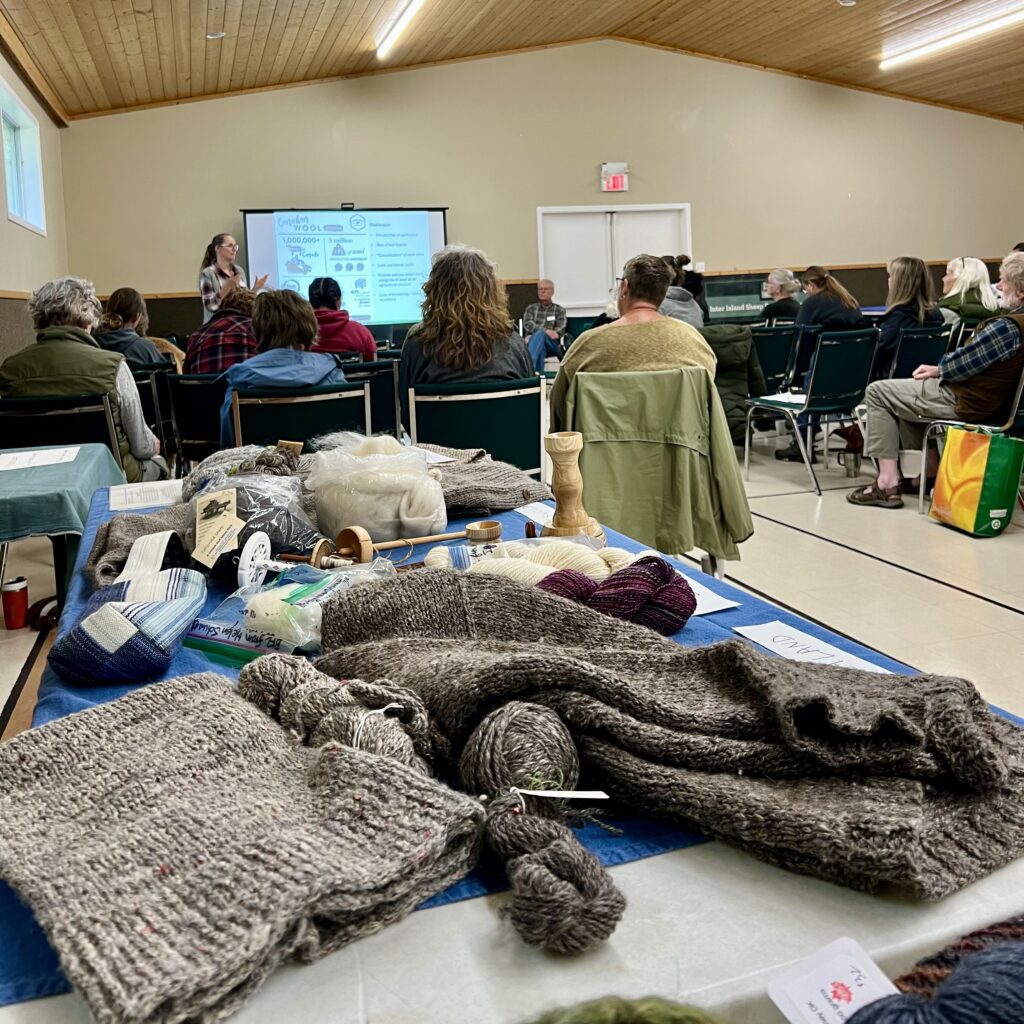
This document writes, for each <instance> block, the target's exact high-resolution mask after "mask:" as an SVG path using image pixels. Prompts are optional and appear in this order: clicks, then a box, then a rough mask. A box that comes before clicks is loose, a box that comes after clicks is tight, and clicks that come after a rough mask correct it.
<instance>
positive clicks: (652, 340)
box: [550, 255, 715, 430]
mask: <svg viewBox="0 0 1024 1024" xmlns="http://www.w3.org/2000/svg"><path fill="white" fill-rule="evenodd" d="M668 283H669V270H668V267H667V266H666V265H665V263H664V261H663V260H661V259H660V258H659V257H657V256H648V255H642V256H634V257H633V258H632V259H631V260H630V261H629V262H628V263H627V264H626V266H625V267H624V268H623V270H622V279H621V281H620V284H619V295H618V304H619V311H620V313H621V316H620V317H619V319H618V320H616V321H615V322H614V323H610V324H606V325H605V326H604V327H598V328H595V329H593V330H589V331H584V332H583V334H581V335H580V336H579V338H577V339H576V341H575V343H574V344H573V346H572V348H571V349H569V351H568V352H567V353H566V355H565V358H564V359H563V360H562V365H561V368H560V369H559V371H558V376H557V377H556V378H555V382H554V384H553V385H552V387H551V400H550V405H551V429H552V430H561V429H562V427H563V424H564V422H565V401H566V398H567V396H568V393H569V385H570V383H571V382H572V379H573V377H574V376H575V375H576V374H577V373H618V372H622V371H632V370H674V369H676V368H678V367H681V366H703V367H704V369H706V370H707V371H708V372H709V373H710V374H711V376H712V377H714V375H715V354H714V352H712V351H711V346H710V345H708V343H707V342H706V341H705V340H704V338H702V337H701V334H700V332H699V331H698V330H697V329H696V328H695V327H691V326H690V325H689V324H685V323H683V322H682V321H680V320H673V319H672V318H671V317H666V316H662V315H661V314H660V313H659V312H658V308H659V307H660V306H661V303H662V302H663V301H664V298H665V292H666V291H668Z"/></svg>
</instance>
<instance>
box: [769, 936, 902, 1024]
mask: <svg viewBox="0 0 1024 1024" xmlns="http://www.w3.org/2000/svg"><path fill="white" fill-rule="evenodd" d="M895 993H896V986H895V985H893V983H892V982H891V981H890V980H889V979H888V978H887V977H886V976H885V975H884V974H883V973H882V972H881V970H879V968H878V965H877V964H876V963H875V962H874V961H873V960H872V959H871V957H870V956H868V954H867V953H866V952H865V951H864V949H863V948H862V947H861V945H860V943H858V942H855V941H854V940H853V939H836V941H835V942H833V943H830V944H829V945H828V946H826V947H825V948H824V949H822V950H820V951H819V952H817V953H815V954H814V956H812V957H808V958H807V959H806V960H801V961H800V963H798V964H796V965H795V966H794V967H791V968H790V969H789V970H788V971H786V972H785V973H784V974H782V975H780V976H779V977H778V978H776V979H775V980H774V981H773V982H772V983H771V984H770V985H769V986H768V995H769V996H771V1000H772V1002H773V1003H775V1005H776V1006H777V1007H778V1008H779V1009H780V1010H781V1011H782V1013H783V1014H784V1015H785V1017H786V1020H788V1021H789V1024H843V1022H844V1021H848V1020H849V1019H850V1018H851V1017H852V1016H853V1015H854V1014H855V1013H856V1012H857V1011H858V1010H859V1009H860V1008H861V1007H863V1006H867V1005H868V1003H873V1002H875V1000H877V999H884V998H885V997H886V996H890V995H894V994H895Z"/></svg>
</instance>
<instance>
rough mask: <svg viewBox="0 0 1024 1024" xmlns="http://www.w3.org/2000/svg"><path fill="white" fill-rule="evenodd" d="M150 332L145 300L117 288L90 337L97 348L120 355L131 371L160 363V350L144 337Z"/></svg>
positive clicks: (135, 294)
mask: <svg viewBox="0 0 1024 1024" xmlns="http://www.w3.org/2000/svg"><path fill="white" fill-rule="evenodd" d="M148 328H149V317H148V316H147V314H146V300H145V299H144V298H143V297H142V296H141V295H140V294H139V293H138V292H137V291H136V290H135V289H134V288H118V289H117V291H115V292H112V293H111V295H110V298H109V299H107V311H106V312H105V313H104V314H103V316H102V317H100V324H99V327H98V328H97V329H96V333H95V334H94V335H93V337H94V338H95V339H96V341H97V343H98V344H99V346H100V348H103V349H106V350H107V351H108V352H120V353H121V355H123V356H124V361H125V362H126V363H127V364H128V366H129V368H130V369H132V370H135V369H139V368H142V367H145V366H146V365H148V364H150V363H161V362H163V361H164V357H163V355H162V353H161V352H160V350H159V349H158V348H157V347H156V345H154V344H153V342H151V341H150V340H149V338H146V337H144V332H145V331H146V330H147V329H148Z"/></svg>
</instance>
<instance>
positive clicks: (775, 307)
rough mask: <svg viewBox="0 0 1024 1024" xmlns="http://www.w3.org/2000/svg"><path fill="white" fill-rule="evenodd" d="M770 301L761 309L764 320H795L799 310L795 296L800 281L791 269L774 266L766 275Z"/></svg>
mask: <svg viewBox="0 0 1024 1024" xmlns="http://www.w3.org/2000/svg"><path fill="white" fill-rule="evenodd" d="M765 290H766V291H767V292H768V295H769V297H770V298H771V300H772V301H771V302H769V303H768V305H767V306H765V307H764V309H762V310H761V317H762V318H763V319H765V320H768V321H771V320H795V319H796V315H797V313H799V312H800V303H799V301H798V300H797V299H796V298H795V296H796V295H798V294H799V292H800V282H799V281H798V280H797V279H796V277H795V276H794V275H793V271H792V270H785V269H783V268H782V267H776V269H775V270H773V271H772V272H771V273H770V274H769V275H768V281H767V283H766V285H765Z"/></svg>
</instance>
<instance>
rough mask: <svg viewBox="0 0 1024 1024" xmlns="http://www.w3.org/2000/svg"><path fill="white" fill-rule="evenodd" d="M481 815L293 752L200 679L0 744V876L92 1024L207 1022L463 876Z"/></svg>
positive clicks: (367, 764)
mask: <svg viewBox="0 0 1024 1024" xmlns="http://www.w3.org/2000/svg"><path fill="white" fill-rule="evenodd" d="M482 818H483V812H482V809H481V807H480V805H479V803H478V802H477V801H475V800H472V799H470V798H468V797H466V796H463V795H462V794H459V793H456V792H454V791H453V790H450V789H448V788H447V787H445V786H443V785H441V784H440V783H437V782H435V781H433V780H431V779H429V778H427V777H426V776H424V775H423V774H421V773H420V772H417V771H415V770H413V769H411V768H408V767H406V766H405V765H402V764H399V763H397V762H396V761H394V760H391V759H390V758H387V757H378V756H375V755H372V754H366V753H363V752H361V751H358V750H353V749H352V748H350V747H347V746H343V745H341V744H339V743H337V742H328V743H326V744H325V745H324V746H322V747H320V748H319V749H313V748H310V747H306V746H302V745H301V744H300V742H299V740H298V738H297V737H296V736H295V735H294V734H292V733H291V732H290V731H288V730H286V729H285V728H283V727H282V726H281V725H279V724H277V723H276V722H274V721H272V720H271V718H269V717H268V715H267V714H266V713H264V712H263V711H261V710H260V709H259V708H258V707H256V706H255V705H254V704H252V703H250V702H248V701H246V700H245V699H243V698H242V697H240V696H238V695H237V694H235V693H233V692H232V691H231V690H230V689H229V687H228V685H227V680H224V679H222V678H220V677H218V676H214V675H208V674H204V675H197V676H186V677H182V678H179V679H176V680H173V681H170V682H166V683H160V684H157V685H153V686H147V687H144V688H142V689H140V690H138V691H136V692H135V693H133V694H131V695H129V696H127V697H124V698H122V699H120V700H118V701H115V702H113V703H110V704H102V705H99V706H97V707H94V708H91V709H89V710H87V711H83V712H81V713H79V714H75V715H71V716H69V717H67V718H63V719H61V720H59V721H57V722H54V723H52V724H49V725H44V726H42V727H41V728H39V729H33V730H30V731H29V732H26V733H22V734H21V735H20V736H17V737H16V738H15V739H13V740H12V741H11V742H9V743H5V744H3V745H2V746H0V822H3V827H2V828H0V877H3V878H4V879H5V880H6V881H8V882H9V883H10V884H11V885H12V886H13V887H14V888H15V889H16V890H17V891H18V892H19V894H20V895H21V897H22V898H23V899H24V900H25V901H26V902H27V903H28V904H29V905H30V906H31V908H32V910H33V911H34V912H35V914H36V917H37V919H38V920H39V922H40V924H41V925H42V926H43V928H44V929H45V931H46V933H47V935H48V937H49V939H50V941H51V943H52V944H53V946H54V948H55V949H56V950H57V952H58V954H59V956H60V962H61V967H62V969H63V971H64V973H65V975H66V976H67V977H68V979H69V980H70V981H71V983H72V984H73V985H74V986H75V988H76V989H77V990H78V991H79V992H80V993H81V994H82V996H83V997H84V999H85V1000H86V1002H87V1003H88V1004H89V1006H90V1008H91V1009H92V1012H93V1013H94V1015H95V1017H96V1019H97V1020H98V1021H99V1022H100V1024H107V1022H119V1024H120V1022H125V1024H129V1022H130V1024H135V1022H139V1024H141V1022H153V1024H157V1022H159V1024H173V1022H184V1021H187V1022H189V1024H205V1022H212V1021H220V1020H223V1019H224V1018H226V1017H228V1016H229V1015H230V1014H231V1013H232V1012H234V1011H235V1010H237V1009H238V1007H239V1006H240V1005H241V1004H242V1003H243V1002H244V1001H245V1000H246V998H247V997H248V996H249V995H250V994H251V993H252V991H253V990H254V989H255V988H257V987H258V985H259V984H260V983H261V982H262V981H263V979H264V978H265V977H266V976H267V974H269V973H270V972H271V971H272V970H273V969H274V968H275V967H277V966H278V964H280V963H282V962H283V961H285V960H286V959H289V958H292V959H298V960H302V961H312V960H315V959H317V958H319V957H321V956H323V955H325V954H326V953H329V952H331V951H332V950H334V949H337V948H338V947H340V946H342V945H344V944H346V943H348V942H351V941H352V940H354V939H358V938H360V937H361V936H364V935H368V934H370V933H372V932H375V931H377V930H379V929H380V928H382V927H384V926H385V925H387V924H390V923H391V922H394V921H397V920H399V919H400V918H402V917H403V916H405V915H406V914H408V913H409V912H410V911H411V910H412V909H413V908H414V907H415V906H416V905H417V904H419V903H420V902H421V901H422V900H424V899H426V898H428V897H429V896H431V895H433V894H434V893H436V892H438V891H440V890H441V889H443V888H444V887H446V886H447V885H449V884H450V883H452V882H453V881H455V880H456V879H458V878H459V877H461V876H462V875H463V874H465V873H466V871H467V870H468V869H469V868H470V867H471V866H472V864H473V863H474V862H475V860H476V858H477V854H478V851H479V844H480V834H481V828H482Z"/></svg>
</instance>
